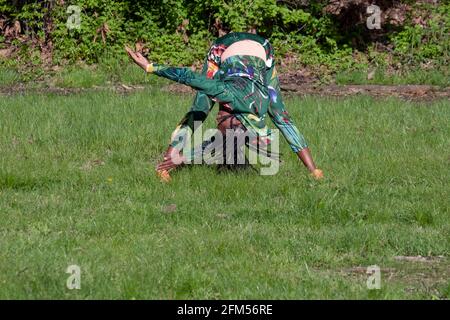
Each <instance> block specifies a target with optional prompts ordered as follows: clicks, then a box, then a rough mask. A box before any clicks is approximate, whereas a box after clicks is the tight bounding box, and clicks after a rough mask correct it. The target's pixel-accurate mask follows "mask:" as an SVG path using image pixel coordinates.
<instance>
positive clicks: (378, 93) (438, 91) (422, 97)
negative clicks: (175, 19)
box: [0, 79, 450, 101]
mask: <svg viewBox="0 0 450 320" xmlns="http://www.w3.org/2000/svg"><path fill="white" fill-rule="evenodd" d="M145 88H147V87H146V86H142V85H125V84H118V85H114V86H95V87H93V88H61V87H52V86H43V87H39V86H36V87H30V86H27V85H23V84H20V85H15V86H3V87H0V95H15V94H25V93H43V94H46V93H53V94H59V95H69V94H78V93H82V92H86V91H89V92H91V91H101V90H112V91H114V92H117V93H122V94H126V93H132V92H134V91H139V90H143V89H145ZM161 90H162V91H164V92H170V93H179V94H193V93H194V92H195V91H194V90H193V89H191V88H190V87H188V86H185V85H181V84H169V85H164V86H161ZM281 90H282V91H283V92H285V93H287V94H293V95H320V96H333V97H346V96H353V95H369V96H373V97H398V98H403V99H405V100H414V101H429V100H435V99H450V87H447V88H442V87H439V86H431V85H336V84H332V85H316V84H313V83H301V82H288V81H286V79H284V80H282V82H281Z"/></svg>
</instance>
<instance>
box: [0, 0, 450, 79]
mask: <svg viewBox="0 0 450 320" xmlns="http://www.w3.org/2000/svg"><path fill="white" fill-rule="evenodd" d="M372 3H374V4H376V5H378V6H380V7H381V10H382V29H381V30H368V29H367V27H366V19H367V17H368V14H367V13H366V9H367V6H369V5H370V4H372ZM69 5H78V6H80V7H81V28H80V29H78V30H77V29H73V30H69V29H68V28H67V26H66V22H67V19H68V16H69V15H70V14H69V13H67V8H68V6H69ZM0 12H1V14H0V29H1V31H2V34H1V36H0V57H2V58H0V59H1V60H0V61H1V62H0V63H1V64H2V65H18V66H20V67H21V68H29V67H37V66H55V65H60V66H67V65H72V64H74V63H75V62H80V61H82V62H85V63H87V64H96V63H103V64H112V63H117V61H121V60H122V59H124V58H126V57H125V55H124V54H123V45H124V44H136V47H137V49H139V50H141V51H143V52H144V53H149V52H150V57H151V59H152V60H153V61H156V62H159V63H167V64H175V65H194V66H198V65H200V63H201V61H202V60H203V59H204V55H205V52H206V50H207V48H208V46H209V45H210V43H211V41H212V40H213V39H214V38H216V37H217V36H220V35H222V34H223V33H226V32H229V31H248V30H250V29H256V30H257V32H258V33H260V34H262V35H264V36H267V37H269V38H270V39H271V41H272V42H273V44H274V46H275V49H276V50H277V55H278V57H279V58H280V59H279V62H281V64H282V66H285V67H286V68H285V69H289V70H292V69H301V68H308V69H309V70H311V71H312V73H315V74H320V75H321V76H326V75H330V74H335V73H339V72H343V71H345V72H346V73H347V74H349V73H350V74H351V72H353V71H355V70H356V71H358V70H365V71H367V70H369V71H370V69H371V68H376V69H377V70H382V71H383V72H387V73H390V74H393V73H395V72H398V71H402V70H412V69H414V70H415V69H417V66H420V68H421V69H423V70H441V71H442V72H443V73H444V75H448V52H449V47H450V45H449V34H450V4H449V2H448V1H437V0H422V1H389V0H379V1H368V0H349V1H339V0H331V1H325V0H315V1H313V0H311V1H308V0H286V1H277V0H239V1H228V0H162V1H161V0H160V1H153V0H150V1H143V0H136V1H133V0H123V1H119V0H78V1H65V0H57V1H54V0H40V1H36V0H35V1H31V0H13V1H11V0H0ZM343 77H345V75H344V76H343ZM341 78H342V75H341Z"/></svg>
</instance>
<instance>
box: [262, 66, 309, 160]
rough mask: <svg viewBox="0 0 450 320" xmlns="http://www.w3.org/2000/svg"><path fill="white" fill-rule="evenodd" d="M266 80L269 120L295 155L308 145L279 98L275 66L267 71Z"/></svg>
mask: <svg viewBox="0 0 450 320" xmlns="http://www.w3.org/2000/svg"><path fill="white" fill-rule="evenodd" d="M267 79H268V87H269V94H270V106H269V116H270V119H271V120H272V122H273V123H274V124H275V126H276V127H277V128H278V129H279V130H280V131H281V133H282V134H283V136H284V138H285V139H286V141H287V142H288V144H289V146H290V147H291V149H292V151H294V152H295V153H297V152H299V151H300V150H302V149H305V148H306V147H308V144H307V142H306V140H305V137H304V136H303V135H302V134H301V133H300V131H298V129H297V127H296V126H295V124H294V122H293V121H292V119H291V117H290V116H289V113H288V112H287V110H286V108H285V106H284V103H283V99H282V98H281V92H280V84H279V80H278V76H277V71H276V69H275V65H272V66H271V68H270V69H269V70H268V74H267Z"/></svg>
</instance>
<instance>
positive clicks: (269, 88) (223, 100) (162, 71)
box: [154, 32, 307, 152]
mask: <svg viewBox="0 0 450 320" xmlns="http://www.w3.org/2000/svg"><path fill="white" fill-rule="evenodd" d="M241 40H253V41H256V42H258V43H260V44H261V45H262V46H263V47H264V49H265V50H266V61H263V60H262V59H260V58H258V57H254V56H232V57H230V58H228V59H226V60H225V61H223V62H221V55H222V53H223V52H224V51H225V49H226V48H227V47H228V46H230V45H231V44H233V43H235V42H237V41H241ZM154 73H155V74H157V75H159V76H162V77H165V78H168V79H171V80H174V81H177V82H179V83H183V84H186V85H189V86H191V87H192V88H194V89H196V90H197V94H196V96H195V99H194V103H193V105H192V107H191V110H190V111H189V112H188V113H187V114H186V115H185V116H184V118H183V119H182V121H181V122H180V123H179V125H178V127H177V129H176V131H175V132H174V134H173V135H172V141H171V143H170V145H171V146H172V147H174V148H176V149H178V150H181V149H182V148H183V146H184V143H185V141H186V140H187V139H186V135H188V134H191V132H192V131H193V130H195V128H194V121H201V122H203V121H204V120H205V119H206V117H207V116H208V114H209V112H210V111H211V109H212V107H213V106H214V102H218V103H219V108H220V110H225V111H226V112H227V113H230V114H233V115H234V116H235V117H236V118H237V119H239V121H240V122H241V123H242V124H243V125H244V127H245V128H246V129H247V130H249V131H250V132H251V133H252V134H255V135H256V136H257V137H259V138H263V139H268V140H266V141H267V142H269V141H270V135H271V133H270V130H269V129H268V128H267V126H266V124H265V118H266V117H267V115H269V117H270V119H271V120H272V122H273V123H274V124H275V126H276V127H277V128H278V129H279V130H280V131H281V133H282V134H283V136H284V137H285V139H286V140H287V142H288V143H289V145H290V147H291V149H292V150H293V151H294V152H298V151H300V150H302V149H304V148H306V147H307V143H306V141H305V139H304V137H303V135H302V134H301V133H300V132H299V131H298V129H297V127H296V126H295V125H294V123H293V121H292V120H291V118H290V116H289V114H288V112H287V111H286V109H285V106H284V103H283V101H282V98H281V93H280V86H279V80H278V76H277V72H276V69H275V63H274V55H273V48H272V46H271V45H270V43H269V41H268V40H267V39H265V38H263V37H261V36H258V35H255V34H251V33H242V32H238V33H229V34H227V35H225V36H223V37H221V38H218V39H217V40H216V41H215V42H214V44H213V45H212V46H211V48H210V50H209V53H208V56H207V59H206V61H205V64H204V67H203V70H202V73H201V74H199V73H195V72H193V71H191V70H190V69H187V68H174V67H167V66H161V65H155V72H154Z"/></svg>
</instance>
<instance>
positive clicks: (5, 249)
mask: <svg viewBox="0 0 450 320" xmlns="http://www.w3.org/2000/svg"><path fill="white" fill-rule="evenodd" d="M191 99H192V97H191V96H190V95H175V94H169V93H164V92H161V91H159V90H157V88H153V89H151V88H150V89H146V90H144V91H141V92H135V93H130V94H127V95H120V94H116V93H114V92H112V91H111V92H110V91H98V92H87V93H82V94H73V95H67V96H57V95H52V94H29V95H14V96H1V97H0V218H1V219H0V298H6V299H11V298H21V299H22V298H32V299H35V298H69V299H86V298H101V299H103V298H124V299H133V298H136V299H139V298H145V299H154V298H162V299H172V298H176V299H183V298H187V299H190V298H207V299H220V298H225V299H227V298H255V299H284V298H287V299H305V298H312V299H319V298H327V299H339V298H345V299H349V298H358V299H359V298H362V299H373V298H376V299H397V298H402V299H403V298H405V299H410V298H421V299H438V298H440V299H441V298H448V297H449V296H450V282H449V274H450V270H449V269H450V262H449V259H448V255H449V251H450V211H449V210H450V209H449V207H450V186H449V182H450V102H449V101H443V100H441V101H434V102H422V103H412V102H406V101H402V100H397V99H385V100H377V99H373V98H370V97H364V96H361V97H353V98H345V99H335V98H326V97H290V98H286V102H287V107H288V109H289V111H290V113H291V114H292V116H293V118H294V119H295V120H296V123H297V124H298V125H299V128H300V131H301V132H303V133H304V135H305V136H306V138H307V140H308V141H309V143H310V145H311V149H312V152H313V154H314V156H315V159H316V162H317V163H318V164H319V166H320V167H321V168H322V169H323V170H324V173H325V176H326V179H325V180H323V181H321V182H317V181H314V180H312V179H311V178H310V177H309V175H308V174H307V172H306V169H304V168H303V166H302V165H301V164H300V163H299V161H298V160H297V158H296V156H295V155H294V154H293V153H292V152H291V151H290V149H289V147H288V145H287V144H286V143H285V142H284V140H283V139H281V140H280V144H281V151H282V153H283V155H282V160H283V163H282V165H281V167H280V171H279V172H278V174H276V175H274V176H260V175H259V174H258V173H257V172H255V171H252V170H248V171H244V172H237V173H236V172H218V171H217V170H216V169H215V168H213V167H204V166H192V167H190V168H185V169H183V170H180V171H179V172H176V173H174V174H173V181H172V182H171V183H170V184H163V183H161V182H159V181H158V179H157V178H156V176H155V174H154V166H155V164H156V163H157V162H158V161H159V160H160V159H161V154H162V152H163V151H164V149H165V148H166V146H167V144H168V139H169V137H170V134H171V132H172V130H173V129H174V127H175V125H176V123H177V121H179V120H180V119H181V117H182V116H183V114H184V113H185V112H186V111H187V109H188V107H189V106H190V104H191ZM214 116H215V112H214ZM207 124H208V126H209V127H213V126H214V117H211V119H209V120H208V122H207ZM418 255H421V256H427V257H431V258H429V259H428V260H426V261H408V260H398V259H397V258H396V257H398V256H418ZM73 264H75V265H78V266H79V267H80V268H81V289H80V290H69V289H67V288H66V280H67V278H68V277H69V274H67V273H66V269H67V267H68V266H69V265H73ZM370 265H378V266H379V267H380V268H381V289H379V290H368V288H367V286H366V280H367V275H366V274H365V268H366V267H367V266H370Z"/></svg>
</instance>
